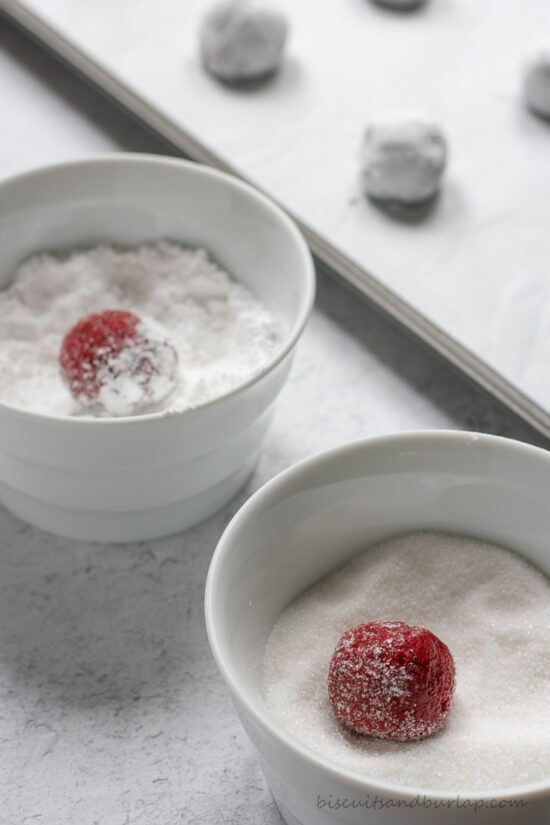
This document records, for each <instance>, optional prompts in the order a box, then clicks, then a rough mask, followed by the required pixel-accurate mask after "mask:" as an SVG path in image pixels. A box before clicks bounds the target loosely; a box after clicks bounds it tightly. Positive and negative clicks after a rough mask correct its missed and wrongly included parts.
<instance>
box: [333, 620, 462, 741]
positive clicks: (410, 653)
mask: <svg viewBox="0 0 550 825" xmlns="http://www.w3.org/2000/svg"><path fill="white" fill-rule="evenodd" d="M454 677H455V666H454V662H453V658H452V656H451V653H450V651H449V648H448V647H447V646H446V645H445V644H444V643H443V642H442V641H441V640H440V639H438V638H437V636H435V635H434V634H433V633H432V632H431V631H429V630H426V629H425V628H423V627H414V626H411V625H408V624H405V623H404V622H366V623H365V624H360V625H358V626H357V627H353V628H352V629H351V630H348V631H346V633H344V635H343V636H342V637H341V639H340V641H339V642H338V644H337V645H336V649H335V650H334V653H333V655H332V659H331V662H330V669H329V677H328V689H329V697H330V701H331V704H332V709H333V711H334V715H335V716H336V718H337V719H338V721H339V722H341V723H342V724H343V725H344V726H345V727H347V728H350V729H351V730H354V731H356V732H357V733H363V734H367V735H369V736H377V737H379V738H382V739H397V740H400V741H408V740H413V739H423V738H424V737H425V736H430V735H431V734H432V733H435V732H436V731H438V730H440V729H441V728H442V727H443V726H444V724H445V722H446V720H447V716H448V715H449V710H450V706H451V698H452V695H453V690H454Z"/></svg>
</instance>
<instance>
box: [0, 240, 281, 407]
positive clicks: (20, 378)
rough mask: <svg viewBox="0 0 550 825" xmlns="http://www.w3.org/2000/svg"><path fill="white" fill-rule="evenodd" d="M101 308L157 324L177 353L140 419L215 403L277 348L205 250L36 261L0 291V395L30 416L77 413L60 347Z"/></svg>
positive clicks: (163, 247)
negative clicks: (170, 374)
mask: <svg viewBox="0 0 550 825" xmlns="http://www.w3.org/2000/svg"><path fill="white" fill-rule="evenodd" d="M106 309H123V310H128V311H130V312H134V313H136V315H139V316H140V317H141V318H142V319H144V321H146V322H147V323H155V324H156V325H158V326H159V327H161V328H162V330H163V331H164V334H165V335H166V336H167V337H168V339H169V340H170V341H171V342H172V343H173V345H174V347H175V348H176V351H177V353H178V373H177V386H176V387H175V390H174V391H173V392H172V393H170V394H169V395H168V396H167V397H166V399H165V400H164V401H163V402H162V403H161V404H157V405H156V406H154V405H153V406H150V407H148V408H147V409H146V410H140V412H151V411H155V410H158V409H162V410H165V411H166V412H176V411H180V410H185V409H188V408H190V407H196V406H199V405H201V404H204V403H206V402H208V401H210V400H212V399H214V398H217V397H219V396H220V395H223V394H224V393H226V392H228V391H230V390H232V389H234V388H235V387H237V386H238V385H239V384H242V383H243V382H244V381H246V380H247V379H249V378H251V377H252V376H253V375H255V374H256V373H258V372H259V371H261V369H262V368H263V367H264V366H265V365H266V364H267V362H268V361H269V359H270V358H271V357H272V356H273V355H274V353H275V352H276V350H277V347H278V345H279V343H280V330H279V328H278V321H277V319H276V318H274V317H273V315H272V314H271V313H270V312H269V311H268V309H267V308H266V307H265V306H264V305H263V304H261V303H260V301H259V300H258V299H257V298H255V297H254V296H253V295H252V293H251V292H250V291H249V290H248V289H247V288H246V287H245V286H244V285H242V284H239V283H238V282H236V281H235V280H233V279H232V278H231V277H230V276H229V275H228V274H227V273H226V272H224V271H223V270H222V269H221V268H220V267H219V266H217V265H216V264H215V263H214V262H213V261H211V260H210V259H209V257H208V254H207V252H206V251H205V250H203V249H193V248H186V247H183V246H181V245H180V244H176V243H173V242H169V241H160V242H158V243H151V244H146V245H143V246H140V247H137V248H135V249H126V250H124V249H116V248H113V247H112V246H106V245H102V246H97V247H94V248H92V249H88V250H81V251H75V252H72V253H70V254H68V255H63V256H61V255H51V254H38V255H34V256H33V257H31V258H29V259H28V260H27V261H25V262H24V263H23V264H22V265H21V266H20V268H19V269H18V271H17V273H16V274H15V278H14V281H13V283H12V285H11V286H10V287H9V288H8V289H6V290H4V291H2V292H0V398H1V399H2V400H3V401H5V402H7V403H10V404H13V405H14V406H17V407H20V408H23V409H26V410H30V411H33V412H40V413H47V414H52V415H80V414H82V412H83V410H82V409H81V408H80V407H79V406H78V405H77V404H76V402H75V401H74V400H73V398H72V397H71V395H70V393H69V391H68V389H67V388H66V386H65V385H64V383H63V381H62V380H61V378H60V374H59V366H58V353H59V348H60V345H61V341H62V339H63V336H64V335H65V333H66V332H67V331H68V329H69V328H70V327H71V326H72V325H73V324H74V323H75V322H76V321H78V320H79V319H80V318H82V317H84V316H87V315H89V314H91V313H95V312H102V311H104V310H106ZM118 390H119V391H121V390H122V391H124V392H125V391H126V390H128V387H125V388H124V387H120V386H119V387H118ZM88 414H89V412H88ZM118 414H120V413H118ZM123 414H126V413H123Z"/></svg>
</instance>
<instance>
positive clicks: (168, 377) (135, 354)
mask: <svg viewBox="0 0 550 825" xmlns="http://www.w3.org/2000/svg"><path fill="white" fill-rule="evenodd" d="M176 363H177V353H176V351H175V349H174V347H173V346H172V345H171V344H170V343H169V342H168V341H166V340H165V339H164V337H163V335H162V334H159V331H158V330H157V329H156V328H153V327H151V325H147V324H145V323H144V322H143V321H142V320H141V319H140V318H139V317H138V316H137V315H135V314H134V313H133V312H127V311H125V310H118V309H116V310H106V311H104V312H100V313H96V314H94V315H88V316H87V317H86V318H82V319H81V320H80V321H77V323H76V324H75V325H74V326H73V327H72V328H71V329H70V330H69V332H68V333H67V334H66V336H65V338H64V339H63V342H62V344H61V349H60V352H59V364H60V367H61V374H62V376H63V379H64V380H65V382H66V384H67V386H68V388H69V390H70V392H71V394H72V395H73V397H74V398H75V399H76V400H77V401H78V402H79V403H80V404H82V405H83V406H84V407H90V408H97V409H101V410H104V411H105V412H107V413H112V414H113V415H125V414H129V413H131V412H133V411H134V410H136V409H139V408H140V407H142V406H145V405H147V404H152V403H155V402H157V401H159V400H161V399H162V398H163V397H165V396H166V395H167V394H168V393H169V392H170V391H171V389H173V387H174V384H175V368H176Z"/></svg>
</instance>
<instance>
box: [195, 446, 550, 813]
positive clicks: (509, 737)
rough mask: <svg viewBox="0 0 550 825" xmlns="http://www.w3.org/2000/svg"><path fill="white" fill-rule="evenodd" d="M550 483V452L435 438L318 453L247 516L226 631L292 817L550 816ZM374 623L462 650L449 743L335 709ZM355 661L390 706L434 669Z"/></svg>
mask: <svg viewBox="0 0 550 825" xmlns="http://www.w3.org/2000/svg"><path fill="white" fill-rule="evenodd" d="M549 487H550V454H549V453H548V452H547V451H545V450H541V449H538V448H536V447H532V446H529V445H526V444H523V443H520V442H516V441H512V440H509V439H504V438H499V437H496V436H489V435H482V434H476V433H469V432H459V431H452V432H451V431H424V432H412V433H400V434H395V435H388V436H383V437H377V438H372V439H366V440H363V441H359V442H354V443H350V444H345V445H343V446H341V447H338V448H336V449H333V450H330V451H328V452H325V453H322V454H320V455H318V456H314V457H312V458H308V459H306V460H305V461H302V462H299V463H298V464H296V465H295V466H293V467H291V468H289V469H287V470H285V471H284V472H283V473H281V474H279V475H278V476H277V477H275V478H274V479H272V480H271V481H269V482H268V483H267V484H265V485H264V486H263V487H262V488H261V489H260V490H258V491H257V492H256V493H254V494H253V495H252V497H251V498H250V499H249V500H248V501H247V502H246V503H245V504H244V505H243V506H242V508H241V509H240V510H239V512H238V513H237V514H236V516H235V517H234V518H233V520H232V521H231V522H230V524H229V525H228V527H227V528H226V530H225V532H224V534H223V536H222V537H221V539H220V541H219V544H218V547H217V548H216V551H215V553H214V555H213V558H212V562H211V565H210V570H209V573H208V579H207V586H206V595H205V614H206V625H207V631H208V637H209V641H210V646H211V649H212V653H213V655H214V658H215V660H216V662H217V665H218V667H219V669H220V672H221V674H222V676H223V678H224V679H225V681H226V683H227V686H228V688H229V690H230V691H231V693H232V696H233V699H234V703H235V707H236V710H237V713H238V716H239V718H240V720H241V722H242V724H243V726H244V728H245V730H246V732H247V733H248V735H249V736H250V738H251V740H252V742H253V743H254V745H255V746H256V748H257V749H258V752H259V757H260V765H261V767H262V770H263V772H264V775H265V777H266V780H267V783H268V784H269V787H270V789H271V791H272V793H273V796H274V799H275V802H276V803H277V805H278V807H279V810H280V812H281V814H282V816H283V818H284V820H285V821H286V822H287V823H288V825H332V824H333V823H334V822H342V823H344V822H346V823H353V825H360V824H361V825H362V824H363V823H365V822H367V823H369V825H442V823H449V825H473V823H483V825H512V823H516V822H518V821H521V822H522V823H528V825H543V823H547V822H548V821H550V670H549V667H548V662H549V661H550V544H549V541H548V536H549V535H550V513H549V509H548V505H547V492H548V489H549ZM370 622H373V623H376V622H378V623H387V624H388V625H391V624H392V623H404V624H405V625H409V626H410V627H411V628H417V629H418V628H425V629H427V630H429V631H431V633H433V634H435V636H437V637H438V639H440V640H441V641H443V642H444V643H445V645H447V646H448V650H449V651H450V653H451V655H452V657H453V660H454V667H455V669H456V675H455V684H454V695H453V696H452V699H451V705H450V712H449V714H448V718H447V719H446V722H445V724H444V726H443V727H441V728H438V730H437V732H435V733H431V735H424V734H423V735H421V736H418V737H413V736H411V737H408V736H399V737H397V736H396V737H394V738H391V736H390V737H386V738H384V735H383V734H377V735H367V734H365V733H361V732H357V731H356V730H353V729H349V728H348V727H346V726H345V724H342V721H341V720H342V716H337V715H336V714H335V712H334V708H333V706H332V704H331V702H332V697H331V696H330V695H329V694H330V688H329V673H331V672H332V665H331V661H332V656H333V652H334V651H335V649H337V648H338V649H339V650H340V653H341V652H342V646H341V641H339V640H341V639H343V638H346V635H347V634H348V631H349V630H350V629H352V628H358V627H359V626H361V625H364V624H367V626H369V627H370V626H371V625H368V623H370ZM350 650H351V648H350ZM371 654H372V656H374V657H375V658H376V657H379V656H381V655H382V653H381V648H375V649H374V650H373V651H371ZM400 655H401V654H400ZM350 661H352V663H353V668H354V670H349V671H348V672H347V676H346V678H347V679H348V680H350V681H349V682H348V685H353V683H354V681H353V680H354V676H352V675H351V674H354V673H356V672H357V673H359V672H360V674H361V678H360V681H359V682H358V683H357V681H355V684H356V685H357V684H358V685H359V689H360V691H361V693H360V694H359V695H358V694H357V693H356V694H354V696H353V699H352V701H353V702H358V701H359V699H360V700H361V701H363V698H364V696H365V695H367V697H368V696H371V697H372V690H373V685H375V684H376V685H377V686H378V689H379V693H378V694H377V696H378V698H379V699H380V703H379V704H378V706H377V713H378V712H380V707H381V703H383V702H386V704H387V706H392V707H393V705H391V703H393V702H395V701H398V700H399V699H400V697H403V696H410V695H411V694H410V693H408V691H409V687H408V685H409V682H408V681H407V680H408V679H409V678H412V677H410V676H408V675H407V673H410V674H412V673H420V672H421V671H419V670H418V667H419V664H418V660H415V659H413V660H411V662H410V664H411V667H412V670H411V671H407V670H403V669H399V668H401V667H402V666H401V665H400V666H399V668H398V669H397V670H395V669H393V670H392V667H393V665H392V666H391V667H385V668H383V669H382V670H380V669H378V670H377V669H376V668H374V669H373V667H374V666H373V665H372V662H373V659H369V660H367V664H366V665H364V666H362V665H360V664H359V663H358V660H357V659H353V660H350ZM376 661H383V660H381V659H380V660H379V659H376ZM380 673H382V675H383V678H382V679H381V677H380V675H379V674H380ZM395 674H397V677H398V680H400V681H396V678H395ZM380 679H381V680H380ZM373 680H375V681H373ZM376 680H377V681H376ZM346 689H348V688H346ZM396 697H397V698H396ZM341 701H343V702H344V703H345V702H346V701H347V700H346V699H345V697H344V698H343V699H342V700H341ZM368 701H370V700H367V705H366V707H368ZM408 708H409V710H408V712H409V713H410V714H411V716H410V719H411V722H412V721H414V720H416V718H417V717H416V713H417V710H416V707H415V705H414V704H412V703H409V705H408ZM338 709H339V710H340V709H345V705H342V706H341V708H338ZM384 712H385V711H384ZM418 713H422V707H421V706H419V708H418Z"/></svg>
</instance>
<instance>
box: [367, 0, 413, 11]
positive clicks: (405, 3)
mask: <svg viewBox="0 0 550 825" xmlns="http://www.w3.org/2000/svg"><path fill="white" fill-rule="evenodd" d="M374 2H375V3H376V5H377V6H386V8H388V9H414V8H416V7H417V6H423V5H424V2H425V0H374Z"/></svg>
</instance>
